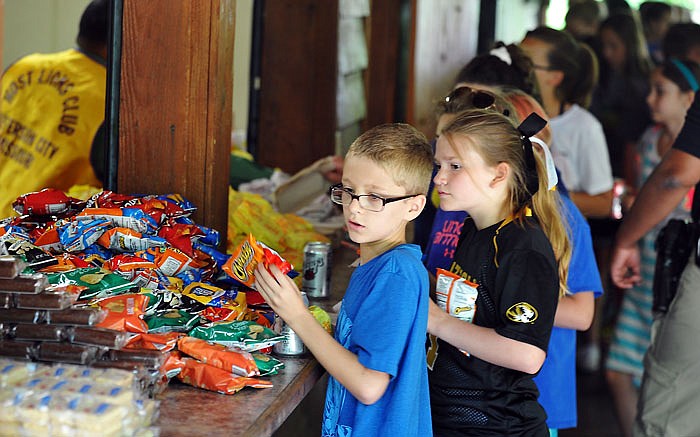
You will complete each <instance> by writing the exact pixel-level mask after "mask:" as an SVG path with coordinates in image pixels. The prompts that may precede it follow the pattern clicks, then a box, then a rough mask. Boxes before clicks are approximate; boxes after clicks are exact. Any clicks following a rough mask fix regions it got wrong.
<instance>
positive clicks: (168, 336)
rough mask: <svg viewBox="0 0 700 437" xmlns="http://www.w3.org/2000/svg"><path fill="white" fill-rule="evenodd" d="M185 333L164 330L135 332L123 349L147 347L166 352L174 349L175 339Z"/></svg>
mask: <svg viewBox="0 0 700 437" xmlns="http://www.w3.org/2000/svg"><path fill="white" fill-rule="evenodd" d="M184 335H185V334H183V333H182V332H164V333H153V334H136V335H134V336H133V337H131V338H130V339H129V341H128V342H127V343H126V346H124V348H125V349H149V350H158V351H161V352H168V351H171V350H173V349H175V346H177V341H178V340H179V339H180V338H181V337H183V336H184Z"/></svg>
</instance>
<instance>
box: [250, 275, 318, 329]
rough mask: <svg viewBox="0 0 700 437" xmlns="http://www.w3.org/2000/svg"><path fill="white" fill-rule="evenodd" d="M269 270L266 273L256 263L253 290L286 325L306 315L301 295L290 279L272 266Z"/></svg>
mask: <svg viewBox="0 0 700 437" xmlns="http://www.w3.org/2000/svg"><path fill="white" fill-rule="evenodd" d="M269 269H270V270H269V271H268V269H267V268H265V266H263V264H262V263H258V265H257V267H256V268H255V288H256V289H257V290H258V291H259V292H260V294H261V295H262V297H263V298H265V301H266V302H267V303H268V304H269V305H270V306H271V307H272V309H273V310H274V311H275V313H277V315H279V316H280V317H282V319H283V320H284V321H286V322H287V323H289V321H290V320H294V319H295V318H296V317H298V316H299V315H300V314H304V313H307V312H308V310H307V309H306V305H304V301H303V300H302V298H301V293H300V292H299V289H298V288H297V286H296V284H295V283H294V281H293V280H292V278H290V277H289V276H287V275H285V274H284V273H282V272H281V271H280V269H279V268H278V267H277V266H276V265H274V264H273V265H270V267H269Z"/></svg>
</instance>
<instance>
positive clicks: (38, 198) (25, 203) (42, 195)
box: [12, 188, 81, 216]
mask: <svg viewBox="0 0 700 437" xmlns="http://www.w3.org/2000/svg"><path fill="white" fill-rule="evenodd" d="M80 202H81V201H80V200H79V199H74V198H72V197H68V196H67V195H66V193H64V192H63V191H61V190H57V189H55V188H44V189H43V190H41V191H36V192H32V193H27V194H24V195H22V196H19V197H18V198H17V199H16V200H15V201H14V202H12V208H13V209H14V210H15V211H17V213H18V214H19V215H25V214H28V215H35V216H45V215H57V214H63V213H66V212H68V211H69V209H70V207H71V206H72V205H74V204H76V203H80Z"/></svg>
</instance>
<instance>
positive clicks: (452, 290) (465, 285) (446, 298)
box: [435, 268, 479, 356]
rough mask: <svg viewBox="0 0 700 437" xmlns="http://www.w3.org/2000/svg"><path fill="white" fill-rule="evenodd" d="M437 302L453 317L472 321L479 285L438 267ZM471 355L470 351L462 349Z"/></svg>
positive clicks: (464, 352)
mask: <svg viewBox="0 0 700 437" xmlns="http://www.w3.org/2000/svg"><path fill="white" fill-rule="evenodd" d="M435 281H436V284H435V302H436V303H437V305H438V306H439V307H440V308H441V309H442V310H443V311H445V312H446V313H447V314H449V315H451V316H452V317H456V318H458V319H460V320H464V321H465V322H468V323H471V322H472V321H473V320H474V314H475V313H476V299H477V297H479V291H478V290H477V287H478V285H477V284H475V283H473V282H469V281H467V280H466V279H464V278H462V277H461V276H459V275H457V274H454V273H452V272H448V271H447V270H444V269H441V268H438V269H437V275H436V278H435ZM460 351H462V353H463V354H464V355H466V356H469V355H470V354H469V352H467V351H465V350H462V349H460Z"/></svg>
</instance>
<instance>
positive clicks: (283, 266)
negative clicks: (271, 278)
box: [221, 234, 292, 289]
mask: <svg viewBox="0 0 700 437" xmlns="http://www.w3.org/2000/svg"><path fill="white" fill-rule="evenodd" d="M259 262H262V263H263V265H264V266H265V267H269V265H270V264H275V265H276V266H277V267H279V269H280V270H281V271H282V273H284V274H287V273H289V272H290V271H292V265H291V264H289V263H288V262H287V261H285V260H284V259H283V258H282V257H281V256H280V255H279V253H277V252H275V251H274V250H273V249H271V248H270V247H268V246H266V245H265V244H263V243H260V242H258V241H257V240H256V239H255V237H254V236H253V235H252V234H248V238H246V239H245V240H243V241H242V242H241V243H240V244H239V245H238V247H236V249H235V250H234V251H233V254H232V255H231V257H230V258H229V259H228V260H227V261H226V263H224V265H223V266H221V269H222V270H223V271H224V272H226V274H227V275H229V276H230V277H232V278H233V279H235V280H236V281H238V282H240V283H241V284H243V285H245V286H247V287H250V288H253V289H255V275H254V274H253V272H254V271H255V267H256V266H257V265H258V263H259Z"/></svg>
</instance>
